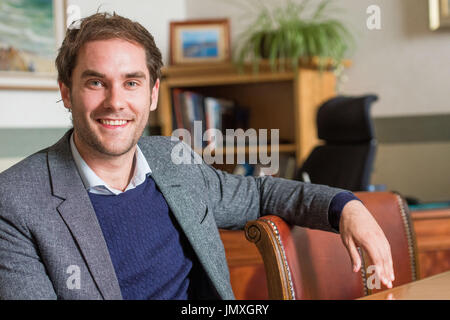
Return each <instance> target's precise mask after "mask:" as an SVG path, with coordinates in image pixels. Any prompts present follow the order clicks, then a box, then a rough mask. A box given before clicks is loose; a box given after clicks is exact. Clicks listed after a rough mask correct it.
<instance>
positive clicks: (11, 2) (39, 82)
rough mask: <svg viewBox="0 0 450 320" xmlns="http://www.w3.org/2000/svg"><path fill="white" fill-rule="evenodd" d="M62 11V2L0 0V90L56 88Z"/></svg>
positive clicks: (59, 0) (63, 4) (62, 35)
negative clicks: (56, 62)
mask: <svg viewBox="0 0 450 320" xmlns="http://www.w3.org/2000/svg"><path fill="white" fill-rule="evenodd" d="M65 8H66V1H65V0H0V89H36V90H57V89H58V86H57V82H56V68H55V65H54V64H55V58H56V54H57V49H58V48H59V46H60V45H61V42H62V40H63V38H64V32H65V20H66V18H65Z"/></svg>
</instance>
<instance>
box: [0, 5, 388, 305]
mask: <svg viewBox="0 0 450 320" xmlns="http://www.w3.org/2000/svg"><path fill="white" fill-rule="evenodd" d="M56 65H57V68H58V81H59V86H60V91H61V96H62V99H63V101H64V105H65V107H66V108H68V109H69V110H70V111H71V112H72V119H73V129H71V130H69V131H68V132H67V133H66V134H65V135H64V137H62V138H61V140H60V141H58V142H57V143H56V144H55V145H53V146H51V147H49V148H47V149H44V150H42V151H39V152H37V153H36V154H34V155H31V156H30V157H28V158H27V159H25V160H24V161H22V162H20V163H18V164H17V165H15V166H13V167H12V168H10V169H8V170H6V171H5V172H3V173H1V174H0V299H232V298H233V297H234V296H233V292H232V289H231V285H230V279H229V273H228V269H227V263H226V259H225V253H224V249H223V245H222V243H221V239H220V236H219V232H218V228H229V229H240V228H243V227H244V225H245V223H246V222H247V221H249V220H253V219H257V218H258V217H260V216H261V215H265V214H272V213H276V214H278V215H280V216H281V217H283V218H284V219H286V220H287V221H288V222H290V223H293V224H297V225H301V226H305V227H310V228H318V229H322V230H327V231H331V232H340V233H341V237H342V240H343V243H344V245H345V246H346V247H347V249H348V252H349V254H350V257H351V259H352V262H353V268H354V271H355V272H356V271H358V270H359V268H360V267H361V260H360V257H359V254H358V251H357V247H356V246H357V245H359V246H361V247H362V248H364V249H365V250H366V251H367V252H368V254H369V255H370V256H371V258H372V261H374V263H375V265H376V272H377V275H378V276H379V277H380V279H381V280H382V282H383V283H384V284H385V285H386V286H391V281H392V280H393V279H394V277H393V268H392V257H391V253H390V247H389V244H388V242H387V240H386V238H385V236H384V234H383V232H382V230H381V229H380V227H379V226H378V224H377V223H376V222H375V220H374V219H373V217H372V216H371V214H370V213H369V212H368V211H367V209H366V208H365V207H364V206H363V205H362V203H361V202H360V201H359V200H358V199H356V198H355V196H354V195H353V194H352V193H350V192H347V191H345V190H341V189H336V188H330V187H327V186H320V185H314V184H304V183H301V182H296V181H290V180H284V179H277V178H273V177H258V178H256V177H242V176H235V175H230V174H227V173H225V172H222V171H219V170H216V169H214V168H213V167H211V166H208V165H206V164H205V163H201V164H191V165H189V164H181V165H177V164H174V163H173V162H172V161H171V151H172V149H173V147H174V146H175V145H176V142H173V141H171V140H170V138H169V137H141V136H142V133H143V131H144V128H145V125H146V123H147V121H148V117H149V115H150V112H151V111H153V110H155V109H156V106H157V100H158V90H159V81H160V80H159V79H160V69H161V66H162V62H161V54H160V52H159V50H158V48H157V47H156V45H155V43H154V40H153V37H152V36H151V35H150V33H149V32H148V31H147V30H146V29H145V28H143V27H142V26H141V25H140V24H138V23H136V22H132V21H130V20H129V19H126V18H123V17H120V16H118V15H115V14H114V15H109V14H101V13H97V14H95V15H92V16H90V17H87V18H85V19H83V20H82V21H81V24H80V27H79V28H72V29H69V30H68V31H67V34H66V38H65V40H64V42H63V44H62V46H61V48H60V51H59V54H58V57H57V60H56ZM178 143H181V142H178ZM184 148H186V150H187V151H188V152H189V153H190V154H191V155H192V157H193V156H194V153H193V151H192V150H190V148H189V147H188V146H186V145H184ZM349 267H350V266H349Z"/></svg>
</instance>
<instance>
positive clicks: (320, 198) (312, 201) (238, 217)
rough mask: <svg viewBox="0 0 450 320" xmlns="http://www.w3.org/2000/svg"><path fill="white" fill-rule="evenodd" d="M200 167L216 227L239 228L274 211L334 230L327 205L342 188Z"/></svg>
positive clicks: (293, 221) (292, 219)
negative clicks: (239, 174) (246, 175)
mask: <svg viewBox="0 0 450 320" xmlns="http://www.w3.org/2000/svg"><path fill="white" fill-rule="evenodd" d="M200 170H201V172H202V174H203V179H204V183H205V188H206V190H205V192H207V194H208V201H209V204H210V206H212V210H213V212H214V217H215V220H216V223H217V225H218V227H219V228H227V229H242V228H243V227H244V226H245V224H246V222H247V221H250V220H254V219H257V218H259V217H260V216H264V215H268V214H273V215H277V216H280V217H282V218H283V219H285V220H286V221H288V222H289V223H291V224H295V225H298V226H302V227H308V228H312V229H320V230H325V231H331V232H337V230H335V229H334V228H333V227H332V226H331V225H330V222H329V221H328V209H329V206H330V203H331V200H332V199H333V197H334V196H335V195H336V194H338V193H339V192H342V191H344V190H342V189H339V188H331V187H328V186H324V185H317V184H311V183H304V182H300V181H294V180H287V179H282V178H275V177H271V176H264V177H244V176H238V175H233V174H229V173H226V172H223V171H220V170H217V169H215V168H213V167H212V166H209V165H207V164H205V163H203V164H202V165H200Z"/></svg>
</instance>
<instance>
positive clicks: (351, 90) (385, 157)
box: [186, 0, 450, 201]
mask: <svg viewBox="0 0 450 320" xmlns="http://www.w3.org/2000/svg"><path fill="white" fill-rule="evenodd" d="M314 2H318V1H311V3H314ZM333 2H334V4H333V5H334V6H335V7H338V8H340V9H341V10H339V11H338V12H336V13H335V14H334V15H335V16H337V17H341V18H342V19H343V20H344V21H345V22H346V23H347V25H348V26H349V28H351V30H352V31H353V32H354V36H355V42H356V46H355V50H354V51H353V52H352V53H351V54H350V55H349V58H350V59H351V61H352V66H351V67H350V68H349V69H347V70H346V72H345V76H344V79H345V81H344V82H343V83H341V85H340V92H341V93H342V94H349V95H351V94H355V95H359V94H363V93H368V92H371V93H376V94H377V95H378V96H379V101H378V102H376V103H375V104H374V105H373V109H372V114H373V116H374V119H375V125H376V129H377V130H376V131H377V135H378V137H379V139H378V142H379V148H378V152H377V157H376V160H375V161H376V162H375V170H374V173H373V175H372V182H373V183H375V184H384V185H386V186H387V188H388V189H390V190H398V191H400V192H402V193H404V194H405V195H408V196H411V197H416V198H419V199H420V200H422V201H444V200H449V199H450V179H449V178H448V177H449V173H450V132H449V129H448V128H450V103H449V102H448V88H449V84H450V68H449V67H448V66H449V63H448V57H450V46H449V40H450V31H449V30H446V31H439V32H432V31H429V29H428V4H427V3H428V1H425V0H335V1H333ZM250 3H256V2H255V1H253V2H252V1H246V0H243V1H235V0H186V12H187V16H188V17H189V18H193V19H194V18H205V17H229V18H230V21H231V29H232V30H231V37H232V42H233V43H234V44H236V40H237V38H238V35H239V34H240V32H241V31H242V30H243V29H244V28H245V27H246V26H247V25H248V24H249V23H251V22H252V20H253V17H254V13H252V11H253V12H255V11H256V10H255V9H254V8H253V9H249V10H247V9H245V8H246V7H247V8H248V7H249V6H248V4H250ZM264 3H266V4H267V5H268V6H269V7H271V6H273V4H274V3H275V4H278V3H281V1H264ZM370 5H378V6H379V7H380V9H381V29H380V30H369V29H368V28H367V24H366V20H367V18H368V16H369V15H368V14H367V13H366V9H367V8H368V6H370Z"/></svg>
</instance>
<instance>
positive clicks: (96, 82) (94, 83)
mask: <svg viewBox="0 0 450 320" xmlns="http://www.w3.org/2000/svg"><path fill="white" fill-rule="evenodd" d="M89 84H90V85H91V86H93V87H101V86H102V85H103V84H102V82H101V81H99V80H91V81H89Z"/></svg>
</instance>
